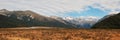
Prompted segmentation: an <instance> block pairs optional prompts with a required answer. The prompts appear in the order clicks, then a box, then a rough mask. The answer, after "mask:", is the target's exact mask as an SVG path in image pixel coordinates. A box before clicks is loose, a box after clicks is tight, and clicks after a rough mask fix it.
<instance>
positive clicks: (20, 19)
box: [0, 9, 74, 28]
mask: <svg viewBox="0 0 120 40" xmlns="http://www.w3.org/2000/svg"><path fill="white" fill-rule="evenodd" d="M46 15H47V14H46ZM66 23H67V22H66ZM66 23H62V22H60V21H58V20H55V19H52V18H49V17H46V16H42V15H39V14H37V13H35V12H32V11H30V10H26V11H8V10H6V9H2V10H0V28H13V27H34V26H47V27H61V28H74V25H69V24H66Z"/></svg>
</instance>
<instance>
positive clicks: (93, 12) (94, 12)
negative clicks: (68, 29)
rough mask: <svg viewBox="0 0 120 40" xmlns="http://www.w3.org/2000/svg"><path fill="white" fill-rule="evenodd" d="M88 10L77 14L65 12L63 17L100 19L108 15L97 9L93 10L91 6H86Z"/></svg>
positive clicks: (106, 12)
mask: <svg viewBox="0 0 120 40" xmlns="http://www.w3.org/2000/svg"><path fill="white" fill-rule="evenodd" d="M88 8H89V10H85V11H81V12H77V11H72V12H67V13H66V14H65V15H67V16H71V17H79V16H86V17H87V16H95V17H99V18H102V17H104V16H106V15H108V13H109V12H110V11H107V10H106V11H103V10H100V9H98V8H93V7H91V6H88Z"/></svg>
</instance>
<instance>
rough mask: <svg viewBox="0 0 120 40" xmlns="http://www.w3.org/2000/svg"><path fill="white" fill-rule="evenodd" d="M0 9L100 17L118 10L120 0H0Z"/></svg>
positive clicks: (45, 14)
mask: <svg viewBox="0 0 120 40" xmlns="http://www.w3.org/2000/svg"><path fill="white" fill-rule="evenodd" d="M0 9H8V10H31V11H34V12H36V13H38V14H41V15H44V16H60V17H66V16H70V17H80V16H84V17H89V16H93V17H98V18H102V17H103V16H105V15H108V14H113V13H114V12H115V13H116V12H120V0H0ZM108 10H109V11H108Z"/></svg>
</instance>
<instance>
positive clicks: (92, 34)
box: [0, 29, 120, 40]
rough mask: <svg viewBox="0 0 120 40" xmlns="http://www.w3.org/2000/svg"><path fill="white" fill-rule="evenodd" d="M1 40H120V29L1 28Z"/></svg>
mask: <svg viewBox="0 0 120 40" xmlns="http://www.w3.org/2000/svg"><path fill="white" fill-rule="evenodd" d="M0 40H120V30H119V29H0Z"/></svg>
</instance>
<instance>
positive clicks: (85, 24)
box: [51, 16, 98, 28]
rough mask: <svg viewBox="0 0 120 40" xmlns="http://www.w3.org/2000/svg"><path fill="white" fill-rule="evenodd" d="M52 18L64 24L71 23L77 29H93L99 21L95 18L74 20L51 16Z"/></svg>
mask: <svg viewBox="0 0 120 40" xmlns="http://www.w3.org/2000/svg"><path fill="white" fill-rule="evenodd" d="M51 18H54V19H57V20H59V21H62V22H63V23H66V22H68V23H70V24H73V25H75V27H76V28H91V27H92V26H93V25H94V24H95V23H96V22H97V21H98V19H97V18H94V17H86V18H72V17H64V18H61V17H57V16H51Z"/></svg>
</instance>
